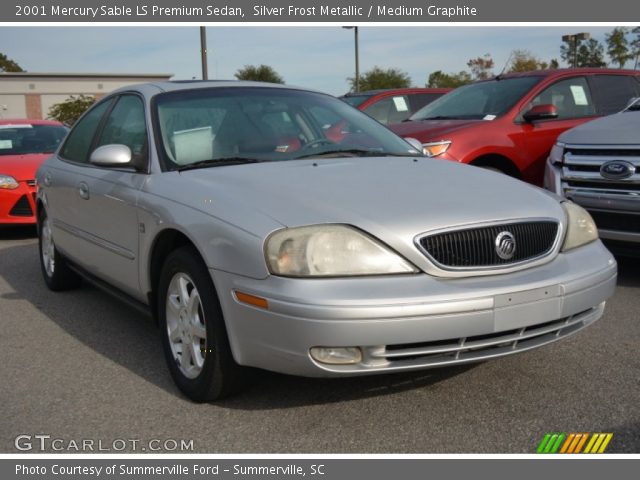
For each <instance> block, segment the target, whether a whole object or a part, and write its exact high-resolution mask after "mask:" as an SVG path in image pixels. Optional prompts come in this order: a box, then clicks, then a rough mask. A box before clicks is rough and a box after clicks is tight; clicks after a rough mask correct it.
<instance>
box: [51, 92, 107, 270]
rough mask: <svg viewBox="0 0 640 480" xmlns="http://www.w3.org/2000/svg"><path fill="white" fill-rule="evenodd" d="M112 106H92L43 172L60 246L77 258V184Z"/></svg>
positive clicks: (79, 247)
mask: <svg viewBox="0 0 640 480" xmlns="http://www.w3.org/2000/svg"><path fill="white" fill-rule="evenodd" d="M110 105H111V101H110V100H105V101H103V102H101V103H99V104H97V105H95V106H94V107H92V108H91V110H89V111H88V112H87V113H86V114H85V115H83V116H82V118H80V120H78V121H77V122H76V124H75V125H74V127H73V129H72V130H71V132H70V133H69V135H68V136H67V138H66V140H65V142H64V144H63V145H62V148H61V149H60V150H59V151H58V153H57V154H56V156H55V160H54V161H50V162H47V163H46V164H45V165H44V166H43V168H42V171H41V172H40V176H39V181H40V189H41V190H42V194H43V196H44V199H45V205H46V209H47V214H48V216H49V218H50V219H51V220H52V224H53V236H54V238H55V242H56V247H57V248H58V249H60V251H62V252H64V253H65V255H66V256H67V257H68V258H70V259H71V260H73V261H76V260H77V259H76V255H77V254H79V253H80V252H81V249H82V248H83V245H84V242H83V241H82V240H81V238H80V236H79V235H78V234H77V233H78V229H79V228H80V225H79V224H78V218H79V217H78V206H79V205H78V203H77V196H78V191H77V185H78V177H77V175H78V172H79V171H80V170H81V169H80V165H83V164H86V162H88V159H89V149H90V148H91V145H92V143H93V139H94V137H95V135H96V132H97V131H98V128H99V126H100V124H101V122H102V119H103V117H104V115H105V114H106V112H107V111H108V109H109V107H110Z"/></svg>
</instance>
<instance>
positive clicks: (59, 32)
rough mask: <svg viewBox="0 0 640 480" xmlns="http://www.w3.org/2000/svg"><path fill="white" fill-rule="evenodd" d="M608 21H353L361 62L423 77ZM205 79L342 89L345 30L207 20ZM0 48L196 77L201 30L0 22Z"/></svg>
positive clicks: (597, 30) (540, 52) (65, 62)
mask: <svg viewBox="0 0 640 480" xmlns="http://www.w3.org/2000/svg"><path fill="white" fill-rule="evenodd" d="M612 29H613V27H601V26H598V27H594V26H565V27H555V26H554V27H540V26H527V27H523V26H504V27H502V26H501V27H495V26H493V27H477V26H461V27H452V26H402V27H393V26H361V27H359V43H360V71H361V73H362V72H365V71H367V70H368V69H370V68H372V67H374V66H379V67H382V68H397V69H400V70H402V71H404V72H406V73H408V74H409V76H410V77H411V80H412V83H413V85H415V86H424V84H425V82H426V80H427V78H428V76H429V74H430V73H431V72H433V71H436V70H442V71H445V72H459V71H460V70H466V69H467V66H466V62H467V61H468V60H469V59H470V58H475V57H478V56H482V55H484V54H486V53H489V54H491V56H492V57H493V59H494V60H495V65H496V69H495V73H498V72H499V71H500V70H501V69H502V68H503V66H504V65H505V63H506V62H507V60H508V58H509V55H510V53H511V51H512V50H514V49H526V50H529V51H530V52H531V53H533V54H534V55H536V56H537V57H538V58H540V59H542V60H545V61H548V60H550V59H552V58H557V59H558V60H560V44H561V43H562V42H561V36H562V35H565V34H571V33H578V32H583V31H586V32H590V33H591V35H592V37H594V38H596V39H598V40H600V41H601V42H604V36H605V33H607V32H609V31H611V30H612ZM207 45H208V63H209V78H211V79H233V78H234V77H233V74H234V73H235V72H236V71H237V70H238V69H239V68H242V67H243V66H245V65H260V64H266V65H269V66H271V67H273V68H274V69H275V70H276V71H277V72H278V73H279V74H280V75H281V76H282V77H284V79H285V82H286V83H288V84H291V85H298V86H302V87H307V88H312V89H316V90H321V91H324V92H327V93H330V94H333V95H341V94H343V93H345V92H347V91H348V90H349V84H348V82H347V77H353V76H354V68H355V66H354V65H355V60H354V35H353V30H346V29H343V28H340V27H337V26H323V27H291V26H282V27H258V26H242V27H231V26H220V27H218V26H213V27H212V26H210V27H207ZM0 53H4V54H5V55H7V56H8V57H9V58H11V59H13V60H14V61H16V62H17V63H18V64H19V65H20V66H21V67H22V68H23V69H25V70H27V71H30V72H49V73H51V72H55V73H172V74H174V77H173V79H175V80H184V79H191V78H194V77H195V78H200V77H201V65H200V33H199V28H198V27H196V26H180V27H157V26H136V27H66V26H60V27H12V26H9V27H0Z"/></svg>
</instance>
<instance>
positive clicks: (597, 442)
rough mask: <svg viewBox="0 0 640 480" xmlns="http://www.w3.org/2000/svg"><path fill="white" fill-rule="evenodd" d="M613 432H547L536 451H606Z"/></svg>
mask: <svg viewBox="0 0 640 480" xmlns="http://www.w3.org/2000/svg"><path fill="white" fill-rule="evenodd" d="M612 438H613V433H569V434H567V433H547V434H546V435H545V436H544V438H543V439H542V441H541V442H540V445H538V448H537V449H536V453H604V451H605V450H606V449H607V446H608V445H609V442H610V441H611V439H612Z"/></svg>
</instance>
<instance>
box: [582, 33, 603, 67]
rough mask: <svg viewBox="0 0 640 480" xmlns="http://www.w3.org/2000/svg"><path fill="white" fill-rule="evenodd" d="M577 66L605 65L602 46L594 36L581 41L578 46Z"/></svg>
mask: <svg viewBox="0 0 640 480" xmlns="http://www.w3.org/2000/svg"><path fill="white" fill-rule="evenodd" d="M578 66H579V67H596V68H600V67H606V66H607V62H605V61H604V46H603V45H602V44H601V43H600V42H599V41H598V40H596V39H595V38H590V39H589V40H587V41H586V42H585V43H581V45H580V47H579V48H578Z"/></svg>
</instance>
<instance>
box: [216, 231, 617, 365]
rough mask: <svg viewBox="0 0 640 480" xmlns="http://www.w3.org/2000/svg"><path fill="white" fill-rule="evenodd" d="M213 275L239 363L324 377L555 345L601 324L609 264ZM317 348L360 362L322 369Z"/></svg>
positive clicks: (602, 260) (593, 254)
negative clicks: (248, 299)
mask: <svg viewBox="0 0 640 480" xmlns="http://www.w3.org/2000/svg"><path fill="white" fill-rule="evenodd" d="M211 274H212V276H213V279H214V282H215V285H216V288H217V290H218V293H219V294H220V300H221V305H222V309H223V313H224V315H225V319H226V325H227V330H228V334H229V340H230V343H231V348H232V351H233V354H234V358H235V359H236V361H237V362H238V363H240V364H241V365H247V366H253V367H259V368H264V369H267V370H273V371H277V372H282V373H288V374H294V375H301V376H311V377H323V376H344V375H358V374H368V373H384V372H390V371H403V370H414V369H423V368H430V367H437V366H444V365H455V364H461V363H468V362H474V361H479V360H483V359H488V358H495V357H500V356H504V355H509V354H512V353H516V352H520V351H524V350H528V349H530V348H535V347H538V346H541V345H544V344H546V343H550V342H553V341H555V340H558V339H560V338H562V337H564V336H567V335H569V334H571V333H574V332H576V331H578V330H580V329H581V328H584V327H586V326H587V325H589V324H591V323H593V322H594V321H595V320H597V319H598V318H600V317H601V316H602V314H603V311H604V302H605V301H606V299H607V298H609V297H610V296H611V295H612V294H613V291H614V288H615V283H616V275H617V266H616V262H615V260H614V258H613V256H612V255H611V254H610V253H609V251H608V250H607V249H606V248H604V246H603V245H602V243H601V242H599V241H596V242H593V243H591V244H589V245H586V246H584V247H580V248H577V249H574V250H572V251H569V252H567V253H561V254H559V255H558V256H557V257H556V258H555V259H554V260H553V261H552V262H550V263H547V264H545V265H542V266H539V267H535V268H531V269H527V270H522V271H519V272H515V273H510V274H505V275H496V276H488V277H474V278H464V279H438V278H435V277H432V276H429V275H425V274H419V275H406V276H392V277H376V278H352V279H304V280H302V279H288V278H280V277H273V276H272V277H269V278H267V279H264V280H256V279H249V278H246V277H240V276H237V275H233V274H230V273H226V272H222V271H218V270H212V271H211ZM235 291H241V292H244V293H249V294H252V295H256V296H260V297H262V298H265V299H267V300H268V304H269V307H268V309H262V308H258V307H253V306H249V305H247V304H244V303H241V302H239V301H238V300H237V299H236V297H235V294H234V292H235ZM317 346H320V347H359V348H360V349H361V351H362V353H363V359H362V362H360V363H358V364H353V365H327V364H320V363H318V362H316V361H315V360H313V359H312V358H311V356H310V354H309V350H310V348H312V347H317Z"/></svg>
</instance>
